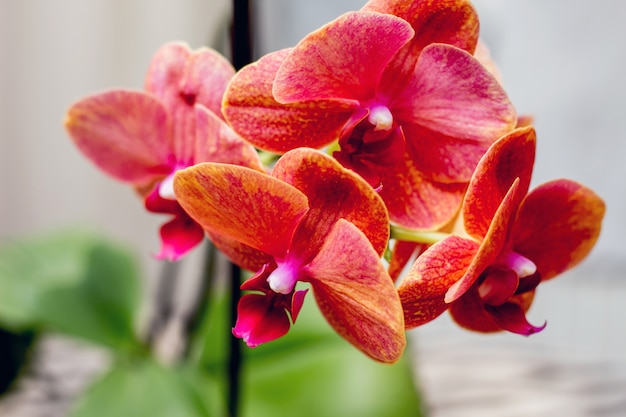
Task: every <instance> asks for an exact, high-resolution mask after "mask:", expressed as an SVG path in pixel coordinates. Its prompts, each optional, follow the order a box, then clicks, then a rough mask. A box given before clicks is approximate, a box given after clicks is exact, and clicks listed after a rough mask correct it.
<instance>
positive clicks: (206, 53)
mask: <svg viewBox="0 0 626 417" xmlns="http://www.w3.org/2000/svg"><path fill="white" fill-rule="evenodd" d="M234 73H235V70H234V69H233V67H232V65H231V64H230V63H229V62H228V60H226V58H224V57H222V56H221V55H220V54H219V53H217V52H216V51H213V50H210V49H208V48H201V49H199V50H197V51H191V50H190V49H189V47H188V46H187V45H186V44H184V43H181V42H172V43H168V44H166V45H164V46H163V47H161V48H160V49H159V50H158V51H157V52H156V53H155V55H154V57H153V59H152V61H151V62H150V67H149V68H148V73H147V75H146V81H145V88H146V90H147V91H148V92H150V93H152V94H154V95H155V96H157V97H158V98H159V99H161V100H162V101H163V103H164V104H165V107H166V108H167V111H168V113H169V114H170V118H171V120H172V137H173V145H174V149H175V155H176V158H177V163H178V164H180V165H185V166H189V165H192V164H193V162H194V161H193V157H194V154H193V152H194V149H195V147H194V145H195V138H196V114H195V111H194V107H195V105H196V104H202V105H203V106H205V107H206V108H208V109H209V110H211V111H213V112H214V113H216V114H218V115H219V114H220V110H221V103H222V98H223V95H224V91H225V90H226V85H227V84H228V82H229V81H230V79H231V78H232V77H233V75H234Z"/></svg>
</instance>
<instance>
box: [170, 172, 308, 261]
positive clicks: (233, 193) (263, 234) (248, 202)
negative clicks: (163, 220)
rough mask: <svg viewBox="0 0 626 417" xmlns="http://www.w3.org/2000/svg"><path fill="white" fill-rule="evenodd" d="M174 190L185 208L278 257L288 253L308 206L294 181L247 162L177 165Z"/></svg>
mask: <svg viewBox="0 0 626 417" xmlns="http://www.w3.org/2000/svg"><path fill="white" fill-rule="evenodd" d="M174 193H175V194H176V198H177V200H178V202H179V203H180V205H181V206H182V207H183V209H184V210H185V211H186V212H187V213H188V214H189V215H190V216H191V217H192V218H193V219H194V220H195V221H197V222H198V223H200V225H201V226H202V227H203V228H204V229H205V230H207V231H208V232H211V233H216V234H218V235H223V236H225V237H227V238H230V239H233V240H236V241H239V242H241V243H243V244H245V245H248V246H251V247H252V248H254V249H258V250H260V251H262V252H265V253H267V254H270V255H272V256H274V257H276V256H278V257H281V256H284V254H285V253H286V252H287V249H288V248H289V244H290V242H291V236H292V234H293V232H294V230H295V228H296V226H297V225H298V223H299V222H300V220H301V219H302V217H304V215H305V214H306V212H307V211H308V204H307V198H306V196H305V195H304V194H302V193H301V192H300V191H298V190H297V189H295V188H294V187H292V186H290V185H289V184H286V183H284V182H282V181H280V180H277V179H276V178H273V177H270V176H269V175H266V174H263V173H261V172H259V171H255V170H252V169H250V168H246V167H240V166H236V165H230V164H220V163H212V162H205V163H202V164H198V165H195V166H193V167H190V168H187V169H184V170H181V171H178V172H177V173H176V176H175V178H174Z"/></svg>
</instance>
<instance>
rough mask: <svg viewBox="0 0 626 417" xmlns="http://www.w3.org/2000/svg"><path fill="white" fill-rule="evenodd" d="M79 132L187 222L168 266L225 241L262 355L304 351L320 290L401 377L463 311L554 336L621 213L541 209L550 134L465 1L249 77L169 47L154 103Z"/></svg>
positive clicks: (99, 118)
mask: <svg viewBox="0 0 626 417" xmlns="http://www.w3.org/2000/svg"><path fill="white" fill-rule="evenodd" d="M66 127H67V130H68V132H69V134H70V136H71V137H72V138H73V140H74V142H75V144H76V145H77V146H78V148H79V149H80V150H81V151H82V152H83V153H84V155H86V156H87V157H88V158H89V159H90V160H91V161H93V163H95V164H96V165H97V166H98V167H99V168H101V169H102V170H104V171H105V172H106V173H108V174H110V175H112V176H113V177H115V178H117V179H119V180H121V181H125V182H127V183H129V184H131V185H132V186H133V187H134V188H135V189H136V190H137V192H138V193H139V194H140V195H141V197H142V198H143V199H144V201H145V207H146V209H147V210H148V211H150V212H154V213H164V214H167V215H169V216H170V220H169V221H168V222H167V223H165V224H164V225H163V226H162V227H161V229H160V236H161V242H162V247H161V250H160V253H159V254H158V257H159V258H167V259H169V260H177V259H179V258H181V257H182V256H184V255H185V254H186V253H187V252H189V250H191V249H192V248H194V247H195V246H196V245H198V244H199V243H200V242H201V241H202V240H203V239H204V237H205V236H207V237H208V238H209V239H210V240H211V241H212V243H213V244H214V245H215V246H216V247H217V248H219V249H220V250H221V251H222V252H223V253H224V254H225V255H226V256H228V258H230V259H231V260H232V262H234V263H235V264H237V265H239V266H241V267H242V268H245V269H247V270H250V271H252V272H255V274H254V275H253V276H252V278H250V279H249V280H247V281H245V282H244V283H243V284H242V285H241V289H242V290H244V291H246V295H244V296H243V297H242V298H241V300H240V303H239V305H238V319H237V323H236V325H235V327H234V329H233V333H234V334H235V336H238V337H241V338H243V340H244V341H245V342H246V343H247V344H248V345H249V346H251V347H254V346H257V345H259V344H261V343H265V342H268V341H271V340H274V339H277V338H279V337H281V336H283V335H284V334H286V333H287V332H288V330H289V328H290V326H291V324H292V323H295V321H296V318H297V316H298V313H299V311H300V309H301V307H302V304H303V302H304V299H305V296H306V293H307V291H308V290H309V288H310V289H311V290H312V293H313V296H314V298H315V300H316V302H317V305H318V306H319V308H320V310H321V312H322V313H323V315H324V317H325V318H326V319H327V321H328V323H329V324H330V325H331V326H332V327H333V328H334V329H335V330H336V331H337V332H338V333H339V334H340V335H341V336H342V337H344V338H345V339H346V340H347V341H349V342H350V343H352V344H353V345H354V346H355V347H357V348H358V349H360V350H361V351H363V352H364V353H365V354H367V355H369V356H370V357H372V358H373V359H375V360H378V361H381V362H394V361H396V360H398V359H399V358H400V357H401V355H402V352H403V350H404V347H405V343H406V338H405V330H406V329H410V328H414V327H416V326H420V325H422V324H424V323H426V322H429V321H431V320H433V319H435V318H436V317H438V316H439V315H440V314H442V313H443V312H444V311H446V310H448V311H449V312H450V313H451V315H452V317H453V318H454V320H455V321H456V322H457V323H458V324H459V325H461V326H462V327H464V328H467V329H470V330H475V331H479V332H493V331H499V330H508V331H510V332H513V333H518V334H523V335H529V334H532V333H535V332H538V331H540V330H542V329H543V327H544V326H545V324H544V325H540V326H536V325H533V324H530V323H529V322H528V320H527V319H526V311H527V310H528V308H529V307H530V305H531V303H532V300H533V296H534V294H535V289H536V287H537V286H538V285H539V284H540V283H541V282H543V281H546V280H549V279H551V278H553V277H555V276H556V275H558V274H560V273H562V272H564V271H565V270H567V269H569V268H571V267H573V266H574V265H576V264H577V263H578V262H580V261H581V260H582V259H583V258H584V257H585V256H586V255H587V254H588V253H589V251H590V250H591V248H592V247H593V245H594V243H595V241H596V240H597V238H598V235H599V232H600V227H601V222H602V217H603V215H604V209H605V208H604V203H603V201H602V200H601V199H600V198H599V197H598V196H597V195H596V194H595V193H594V192H593V191H592V190H590V189H589V188H586V187H585V186H583V185H581V184H578V183H576V182H574V181H571V180H567V179H559V180H555V181H551V182H548V183H546V184H543V185H540V186H538V187H536V188H535V189H533V190H532V191H530V192H529V184H530V179H531V173H532V168H533V164H534V157H535V141H536V138H535V130H534V129H533V127H532V126H531V123H530V121H529V118H526V117H519V118H518V116H517V114H516V111H515V109H514V107H513V105H512V104H511V102H510V101H509V99H508V98H507V95H506V93H505V91H504V90H503V88H502V86H501V85H500V83H499V81H498V76H497V73H496V70H495V67H494V65H493V63H492V62H491V61H490V59H489V56H488V54H487V53H486V51H485V49H484V46H482V44H481V43H480V42H479V41H478V18H477V15H476V12H475V10H474V8H473V6H472V5H471V4H470V3H469V2H468V1H464V0H440V1H435V0H415V1H406V0H371V1H369V2H368V3H367V4H366V5H365V6H364V7H363V8H362V9H361V10H360V11H356V12H349V13H346V14H344V15H342V16H340V17H338V18H337V19H336V20H334V21H332V22H330V23H328V24H326V25H325V26H323V27H321V28H320V29H318V30H316V31H314V32H313V33H310V34H309V35H308V36H306V37H305V38H304V39H302V40H301V41H300V42H299V43H298V44H297V45H296V46H295V47H293V48H288V49H284V50H280V51H277V52H273V53H270V54H268V55H265V56H263V57H262V58H260V59H259V60H258V61H257V62H254V63H252V64H250V65H248V66H246V67H244V68H242V69H241V70H240V71H238V72H236V71H235V70H234V69H233V67H232V66H231V64H230V63H229V62H228V61H227V60H226V59H225V58H224V57H222V56H221V55H220V54H219V53H217V52H216V51H214V50H211V49H209V48H201V49H199V50H196V51H191V50H190V49H189V48H188V47H187V46H186V45H185V44H182V43H169V44H166V45H164V46H163V47H162V48H161V49H160V50H159V51H158V52H157V53H156V55H155V56H154V58H153V60H152V62H151V64H150V66H149V69H148V72H147V76H146V81H145V91H133V90H121V89H118V90H112V91H107V92H103V93H100V94H96V95H93V96H90V97H87V98H85V99H82V100H80V101H79V102H77V103H76V104H74V105H73V106H72V107H71V108H70V110H69V112H68V115H67V120H66ZM268 156H270V157H271V158H268ZM262 160H264V161H266V164H263V163H262ZM267 161H270V162H271V163H267ZM384 255H387V261H385V260H384V259H383V257H384ZM302 283H306V284H302ZM307 284H308V285H307Z"/></svg>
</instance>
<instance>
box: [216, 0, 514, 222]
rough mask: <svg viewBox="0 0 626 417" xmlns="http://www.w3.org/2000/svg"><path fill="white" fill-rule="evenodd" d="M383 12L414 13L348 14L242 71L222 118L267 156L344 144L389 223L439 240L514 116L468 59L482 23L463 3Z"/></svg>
mask: <svg viewBox="0 0 626 417" xmlns="http://www.w3.org/2000/svg"><path fill="white" fill-rule="evenodd" d="M376 3H378V5H379V6H380V7H382V8H384V7H383V6H385V4H384V3H389V4H395V5H398V6H397V8H401V6H400V5H401V4H411V5H412V6H410V7H408V6H407V7H404V6H402V7H404V12H403V14H402V18H400V17H397V16H394V15H392V14H384V13H378V12H377V11H369V10H365V11H358V12H350V13H346V14H344V15H342V16H340V17H339V18H338V19H336V20H335V21H333V22H331V23H329V24H327V25H325V26H323V27H322V28H320V29H319V30H316V31H314V32H313V33H311V34H309V35H308V36H306V37H305V38H304V39H303V40H302V41H301V42H300V43H298V44H297V45H296V46H295V47H294V48H292V49H285V50H281V51H278V52H274V53H271V54H269V55H266V56H264V57H262V58H261V59H260V60H259V61H257V62H256V63H253V64H251V65H249V66H247V67H244V68H243V69H242V70H241V71H240V72H239V73H238V74H237V75H236V76H235V77H234V78H233V80H232V81H231V83H230V84H229V87H228V89H227V90H226V94H225V97H224V105H223V112H224V115H225V117H226V120H228V121H229V122H230V123H231V125H232V126H233V128H234V129H235V131H237V132H238V133H239V134H240V135H241V136H242V137H243V138H244V139H246V140H247V141H249V142H250V143H252V144H253V145H255V146H256V147H258V148H261V149H264V150H268V151H272V152H277V153H283V152H286V151H288V150H290V149H294V148H297V147H300V146H307V147H313V148H322V147H324V146H326V145H331V144H332V143H334V142H336V143H335V144H334V145H331V149H336V150H335V151H334V152H333V155H334V157H335V158H336V159H337V160H338V161H340V162H341V163H342V164H343V165H344V166H346V167H348V168H350V169H352V170H354V171H356V172H357V173H359V174H360V175H361V176H362V177H363V178H364V179H366V180H367V181H368V183H370V185H372V186H373V187H374V188H376V189H377V190H379V191H380V195H381V197H382V198H383V200H384V201H385V204H386V205H387V208H388V210H389V215H390V219H391V220H392V221H393V222H395V223H397V224H400V225H403V226H405V227H409V228H423V229H435V228H439V227H441V226H442V225H444V224H445V223H447V222H448V221H449V220H450V219H451V218H452V217H453V216H454V215H455V214H456V213H457V211H458V208H459V206H460V204H461V201H462V197H463V193H464V191H465V188H466V186H467V183H468V182H469V179H470V177H471V174H472V172H473V170H474V168H475V166H476V164H477V163H478V160H479V159H480V157H481V156H482V155H483V154H484V152H485V151H486V150H487V148H488V147H489V145H490V144H491V143H492V142H494V141H495V140H496V139H497V138H498V137H500V136H502V135H503V134H506V133H508V132H509V131H510V130H511V129H513V128H514V127H515V122H516V114H515V111H514V109H513V106H512V105H511V103H510V101H509V100H508V98H507V96H506V93H505V92H504V91H503V89H502V88H501V87H500V85H499V84H498V82H497V80H496V79H495V78H494V77H493V76H492V75H491V74H490V73H489V71H487V70H486V69H485V68H484V67H483V66H482V65H481V64H480V62H479V61H478V60H477V59H475V58H474V57H473V56H472V55H471V54H472V53H473V50H474V47H475V45H476V41H477V36H478V32H477V30H478V23H477V18H476V15H475V12H474V10H473V9H472V8H471V6H468V3H467V2H465V1H448V2H438V3H435V2H431V1H428V2H426V1H417V2H410V3H409V2H376ZM374 6H375V4H374V3H373V2H372V3H370V4H369V6H367V5H366V8H368V9H373V8H375V7H374ZM459 10H460V11H459ZM386 13H388V12H386ZM398 13H399V12H398ZM447 17H453V18H452V19H451V22H452V24H449V22H448V20H446V19H447ZM442 21H446V24H440V23H441V22H442Z"/></svg>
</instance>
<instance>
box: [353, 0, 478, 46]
mask: <svg viewBox="0 0 626 417" xmlns="http://www.w3.org/2000/svg"><path fill="white" fill-rule="evenodd" d="M361 10H363V11H373V12H379V13H388V14H392V15H395V16H398V17H400V18H402V19H404V20H406V21H407V22H409V23H410V24H411V26H412V27H413V29H414V30H415V36H414V37H413V39H412V41H411V48H412V49H414V50H415V51H417V53H418V54H419V52H421V50H422V49H424V48H425V47H426V46H428V45H430V44H431V43H447V44H450V45H453V46H456V47H458V48H461V49H464V50H466V51H467V52H469V53H472V52H473V51H474V48H475V46H476V42H477V40H478V15H477V14H476V11H475V10H474V7H473V6H472V4H471V3H470V2H469V1H467V0H421V1H404V0H370V1H368V2H367V4H365V6H363V8H362V9H361Z"/></svg>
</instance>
